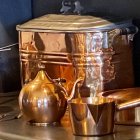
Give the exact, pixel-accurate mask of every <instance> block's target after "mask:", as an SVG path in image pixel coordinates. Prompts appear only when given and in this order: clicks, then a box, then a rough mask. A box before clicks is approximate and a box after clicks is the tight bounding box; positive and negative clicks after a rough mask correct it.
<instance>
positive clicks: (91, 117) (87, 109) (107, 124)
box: [68, 96, 140, 136]
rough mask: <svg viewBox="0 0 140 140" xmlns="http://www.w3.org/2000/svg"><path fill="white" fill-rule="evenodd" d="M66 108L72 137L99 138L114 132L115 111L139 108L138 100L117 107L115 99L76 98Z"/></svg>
mask: <svg viewBox="0 0 140 140" xmlns="http://www.w3.org/2000/svg"><path fill="white" fill-rule="evenodd" d="M68 106H69V113H70V120H71V125H72V131H73V134H74V135H80V136H101V135H106V134H111V133H113V132H114V116H115V112H116V111H117V110H124V109H127V108H132V107H136V106H140V99H135V100H132V101H129V102H125V103H122V104H119V105H118V104H116V102H115V99H113V98H108V97H102V96H99V97H87V98H76V99H72V100H71V101H70V102H69V103H68Z"/></svg>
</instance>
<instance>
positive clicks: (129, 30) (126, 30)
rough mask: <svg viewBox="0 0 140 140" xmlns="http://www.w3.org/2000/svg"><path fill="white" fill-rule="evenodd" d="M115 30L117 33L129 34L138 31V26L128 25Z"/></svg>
mask: <svg viewBox="0 0 140 140" xmlns="http://www.w3.org/2000/svg"><path fill="white" fill-rule="evenodd" d="M115 30H116V33H117V35H130V34H136V33H137V32H138V28H137V27H136V26H130V27H126V28H121V29H115Z"/></svg>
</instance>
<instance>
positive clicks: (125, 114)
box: [101, 88, 140, 125]
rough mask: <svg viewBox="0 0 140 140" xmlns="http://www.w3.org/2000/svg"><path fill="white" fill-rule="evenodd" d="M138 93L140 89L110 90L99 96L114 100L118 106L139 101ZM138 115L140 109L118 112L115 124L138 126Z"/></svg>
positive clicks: (139, 121)
mask: <svg viewBox="0 0 140 140" xmlns="http://www.w3.org/2000/svg"><path fill="white" fill-rule="evenodd" d="M139 93H140V88H127V89H117V90H110V91H106V92H102V93H101V94H102V95H103V96H105V97H110V98H114V99H115V100H116V102H117V103H118V104H119V103H124V102H126V101H130V100H135V99H140V94H139ZM139 113H140V107H136V108H129V109H126V110H122V111H118V112H117V113H116V116H115V123H116V124H124V125H140V117H139Z"/></svg>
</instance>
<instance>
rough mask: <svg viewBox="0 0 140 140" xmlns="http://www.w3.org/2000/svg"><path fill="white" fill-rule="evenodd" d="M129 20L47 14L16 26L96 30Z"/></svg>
mask: <svg viewBox="0 0 140 140" xmlns="http://www.w3.org/2000/svg"><path fill="white" fill-rule="evenodd" d="M130 24H131V20H126V19H123V18H120V17H119V18H118V17H117V18H116V17H113V18H112V17H102V18H101V17H94V16H80V15H57V14H48V15H44V16H42V17H39V18H35V19H32V20H30V21H28V22H26V23H24V24H22V25H18V26H17V30H20V31H34V32H96V31H101V30H102V31H104V30H111V29H114V28H116V27H119V28H121V27H124V26H125V27H126V26H130Z"/></svg>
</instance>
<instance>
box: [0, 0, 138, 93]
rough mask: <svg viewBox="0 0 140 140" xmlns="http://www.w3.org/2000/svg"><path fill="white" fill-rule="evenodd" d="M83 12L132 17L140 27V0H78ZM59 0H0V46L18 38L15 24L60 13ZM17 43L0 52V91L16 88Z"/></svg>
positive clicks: (136, 51) (135, 44)
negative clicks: (9, 48)
mask: <svg viewBox="0 0 140 140" xmlns="http://www.w3.org/2000/svg"><path fill="white" fill-rule="evenodd" d="M79 1H80V2H81V5H82V6H83V7H84V13H88V14H94V13H100V14H101V15H113V16H123V17H130V18H133V23H134V24H135V25H137V26H138V27H139V28H140V12H139V11H140V0H79ZM61 6H62V0H1V1H0V48H1V47H3V46H6V45H9V44H13V43H16V42H18V33H17V31H16V25H17V24H21V23H23V22H26V21H27V20H30V19H32V18H35V17H39V16H42V15H44V14H49V13H60V9H61ZM139 52H140V33H138V34H137V35H136V36H135V38H134V51H133V54H134V70H135V85H136V86H140V62H139V61H140V55H139V54H140V53H139ZM19 71H20V70H19V57H18V45H16V46H14V47H12V50H11V51H7V52H0V92H9V91H14V90H17V89H20V72H19Z"/></svg>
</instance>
